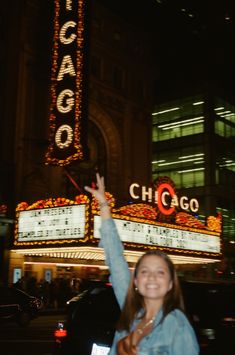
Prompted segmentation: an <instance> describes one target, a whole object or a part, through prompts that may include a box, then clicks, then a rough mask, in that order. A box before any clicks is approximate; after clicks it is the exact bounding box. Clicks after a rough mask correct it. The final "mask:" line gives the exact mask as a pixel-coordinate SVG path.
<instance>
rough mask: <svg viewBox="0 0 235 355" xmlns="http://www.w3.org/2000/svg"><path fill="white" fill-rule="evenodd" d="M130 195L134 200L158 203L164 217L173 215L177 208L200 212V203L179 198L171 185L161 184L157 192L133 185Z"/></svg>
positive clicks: (185, 197) (130, 188)
mask: <svg viewBox="0 0 235 355" xmlns="http://www.w3.org/2000/svg"><path fill="white" fill-rule="evenodd" d="M129 193H130V196H131V197H132V198H133V199H139V198H141V199H142V200H143V201H148V202H154V203H156V204H157V205H158V208H159V210H160V212H161V213H162V214H164V215H171V214H172V213H174V212H175V208H176V207H180V208H181V210H184V211H191V212H194V213H195V212H197V211H198V210H199V202H198V200H197V199H196V198H191V199H189V198H188V197H187V196H181V197H178V196H177V195H176V193H175V190H174V187H173V186H171V184H169V183H161V184H159V186H158V187H157V189H156V190H154V189H152V188H151V187H149V188H146V187H145V186H140V185H139V184H137V183H133V184H131V185H130V187H129Z"/></svg>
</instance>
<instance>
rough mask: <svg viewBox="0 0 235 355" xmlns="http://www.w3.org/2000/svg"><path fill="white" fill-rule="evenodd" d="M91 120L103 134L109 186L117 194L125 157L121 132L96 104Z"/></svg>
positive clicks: (90, 115) (93, 107)
mask: <svg viewBox="0 0 235 355" xmlns="http://www.w3.org/2000/svg"><path fill="white" fill-rule="evenodd" d="M89 120H90V121H91V122H92V123H93V124H95V125H96V126H97V128H98V129H99V130H100V132H101V134H102V136H103V139H104V142H105V146H106V156H107V162H106V169H107V170H106V173H107V187H108V188H109V189H110V192H112V193H113V194H114V195H116V196H117V194H118V192H119V185H120V178H121V169H122V157H123V152H122V143H121V137H120V133H119V132H118V129H117V127H116V125H115V124H114V122H113V120H112V118H111V116H110V115H109V114H108V113H107V112H105V111H104V110H102V109H101V108H100V107H99V106H98V105H96V104H91V106H90V107H89Z"/></svg>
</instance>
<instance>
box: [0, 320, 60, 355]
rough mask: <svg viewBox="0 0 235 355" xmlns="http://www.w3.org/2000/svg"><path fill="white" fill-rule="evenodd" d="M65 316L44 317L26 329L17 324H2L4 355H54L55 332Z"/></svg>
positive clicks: (0, 325)
mask: <svg viewBox="0 0 235 355" xmlns="http://www.w3.org/2000/svg"><path fill="white" fill-rule="evenodd" d="M63 319H64V315H63V314H53V315H44V314H41V315H40V316H39V317H38V318H36V319H34V320H32V321H31V323H30V325H29V326H28V327H26V328H22V327H19V326H18V325H17V324H15V323H0V349H1V350H0V351H1V354H2V355H52V354H53V348H54V340H53V331H54V329H55V326H56V324H57V321H58V320H63Z"/></svg>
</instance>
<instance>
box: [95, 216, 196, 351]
mask: <svg viewBox="0 0 235 355" xmlns="http://www.w3.org/2000/svg"><path fill="white" fill-rule="evenodd" d="M100 231H101V242H100V247H102V248H104V251H105V258H106V264H107V265H108V266H109V270H110V274H111V282H112V284H113V289H114V293H115V295H116V298H117V300H118V303H119V306H120V308H122V307H123V304H124V301H125V297H126V294H127V289H128V286H129V282H130V271H129V268H128V264H127V262H126V260H125V258H124V256H123V251H124V248H123V245H122V242H121V240H120V238H119V235H118V232H117V229H116V226H115V223H114V221H113V219H111V218H110V219H107V220H105V221H103V222H102V225H101V228H100ZM161 318H162V310H160V311H159V312H158V314H157V317H156V318H155V321H154V324H153V330H152V331H151V333H150V334H148V335H147V336H145V337H144V338H142V339H141V341H140V342H139V344H138V355H198V354H199V346H198V342H197V339H196V336H195V333H194V330H193V328H192V327H191V325H190V323H189V321H188V320H187V318H186V316H185V315H184V313H183V312H181V311H180V310H179V309H175V310H174V311H172V312H170V313H169V314H168V315H167V316H166V317H165V318H164V320H163V321H162V322H161ZM139 321H140V320H139V319H137V318H136V319H135V320H134V321H133V324H132V327H131V328H132V329H134V328H135V327H136V325H137V324H138V322H139ZM126 335H127V332H126V331H121V332H119V331H116V333H115V336H114V340H113V345H112V347H111V349H110V352H109V355H116V354H117V352H116V345H117V342H118V341H119V340H120V339H121V338H123V337H124V336H126Z"/></svg>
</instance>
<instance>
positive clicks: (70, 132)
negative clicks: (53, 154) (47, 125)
mask: <svg viewBox="0 0 235 355" xmlns="http://www.w3.org/2000/svg"><path fill="white" fill-rule="evenodd" d="M64 132H66V134H67V139H66V140H65V141H64V142H62V140H61V138H62V134H63V133H64ZM72 141H73V129H72V127H70V126H69V125H62V126H60V127H59V128H58V130H57V132H56V134H55V142H56V145H57V146H58V148H60V149H65V148H68V147H69V146H70V145H71V143H72Z"/></svg>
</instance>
